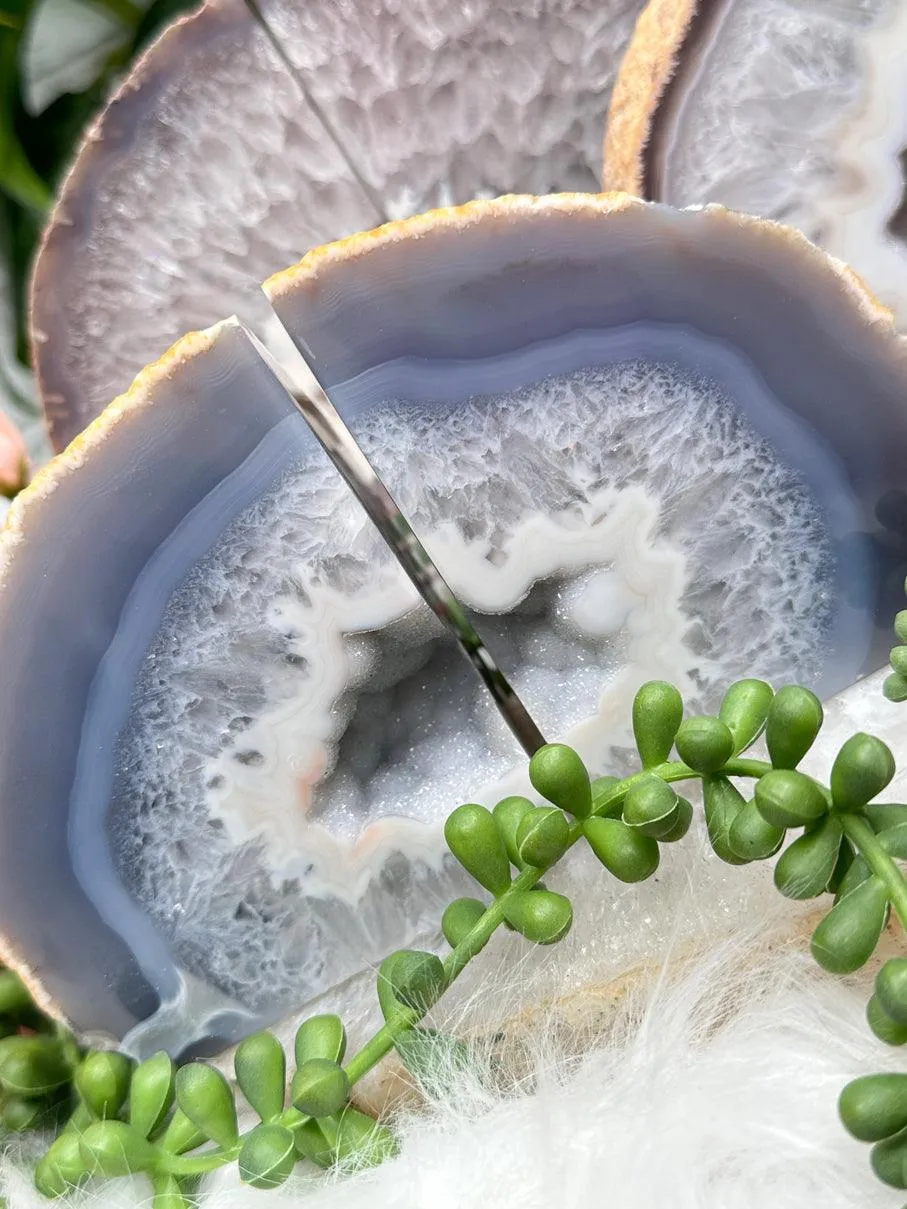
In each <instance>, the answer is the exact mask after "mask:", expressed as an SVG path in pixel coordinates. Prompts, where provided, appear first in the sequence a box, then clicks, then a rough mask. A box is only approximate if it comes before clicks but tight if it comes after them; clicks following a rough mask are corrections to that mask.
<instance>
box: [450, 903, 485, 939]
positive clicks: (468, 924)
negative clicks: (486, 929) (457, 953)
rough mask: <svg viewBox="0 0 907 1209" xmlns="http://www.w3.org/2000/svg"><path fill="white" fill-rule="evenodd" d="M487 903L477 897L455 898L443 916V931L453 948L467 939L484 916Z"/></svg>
mask: <svg viewBox="0 0 907 1209" xmlns="http://www.w3.org/2000/svg"><path fill="white" fill-rule="evenodd" d="M484 914H485V904H484V903H483V902H480V901H479V899H477V898H455V899H454V901H453V902H452V903H450V904H449V906H448V907H447V908H446V909H445V911H444V914H443V915H442V916H441V931H442V932H443V933H444V939H445V940H446V941H447V943H448V944H449V945H450V947H451V948H452V949H455V948H456V947H457V945H458V944H460V942H461V941H463V940H465V939H466V937H467V936H468V935H469V933H470V932H471V931H472V930H473V928H474V927H475V926H476V924H477V923H478V922H479V920H480V919H481V918H482V916H483V915H484Z"/></svg>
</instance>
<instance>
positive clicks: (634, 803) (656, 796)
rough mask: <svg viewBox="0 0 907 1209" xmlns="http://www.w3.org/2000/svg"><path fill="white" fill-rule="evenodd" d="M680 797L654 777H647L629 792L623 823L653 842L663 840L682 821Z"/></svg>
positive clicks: (649, 775)
mask: <svg viewBox="0 0 907 1209" xmlns="http://www.w3.org/2000/svg"><path fill="white" fill-rule="evenodd" d="M679 813H680V812H679V809H678V799H677V794H676V793H675V792H674V790H673V789H672V788H671V786H670V785H668V784H667V782H666V781H663V780H662V779H661V777H658V776H656V775H655V773H646V774H645V775H644V776H642V777H640V778H639V780H638V781H634V783H633V784H632V785H631V786H630V788H629V789H628V790H627V796H626V797H625V798H624V811H623V820H624V822H625V823H626V824H627V826H628V827H633V828H634V829H635V830H637V831H639V832H641V833H642V834H643V835H648V836H651V838H652V839H656V840H657V839H661V838H662V837H663V836H666V835H667V834H668V833H669V832H670V831H671V830H672V829H673V828H674V827H675V825H676V823H677V820H678V817H679Z"/></svg>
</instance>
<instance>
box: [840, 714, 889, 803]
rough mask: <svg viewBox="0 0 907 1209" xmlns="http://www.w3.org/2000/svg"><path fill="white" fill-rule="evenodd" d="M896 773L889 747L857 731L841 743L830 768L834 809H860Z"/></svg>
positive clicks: (878, 792)
mask: <svg viewBox="0 0 907 1209" xmlns="http://www.w3.org/2000/svg"><path fill="white" fill-rule="evenodd" d="M894 774H895V763H894V756H893V755H892V754H891V749H890V748H889V747H888V746H887V744H885V743H883V742H882V740H881V739H877V738H876V737H875V736H874V735H866V734H863V733H862V732H861V733H858V734H856V735H852V736H851V738H849V739H848V740H847V742H846V743H845V744H844V745H843V747H842V748H841V750H840V751H839V752H838V755H837V758H836V759H835V762H834V764H833V765H832V769H831V799H832V802H833V803H834V808H835V810H840V811H846V812H853V811H856V810H861V809H862V808H863V807H864V806H865V805H866V803H867V802H870V801H871V800H872V799H873V798H874V797H875V796H876V795H877V794H880V793H881V792H882V790H883V789H884V788H885V786H886V785H887V784H888V783H889V782H890V781H891V778H892V777H893V776H894Z"/></svg>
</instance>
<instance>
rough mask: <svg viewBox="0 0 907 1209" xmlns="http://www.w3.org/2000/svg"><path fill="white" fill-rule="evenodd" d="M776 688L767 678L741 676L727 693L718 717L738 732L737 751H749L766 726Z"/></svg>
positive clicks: (735, 735) (735, 746)
mask: <svg viewBox="0 0 907 1209" xmlns="http://www.w3.org/2000/svg"><path fill="white" fill-rule="evenodd" d="M774 695H775V694H774V690H773V689H772V686H771V685H770V684H766V682H765V681H764V680H738V681H737V682H736V684H732V685H731V687H730V688H729V689H728V691H727V692H726V693H725V695H724V700H723V701H722V702H721V708H720V709H719V710H718V718H719V720H720V721H721V722H723V723H724V724H725V726H727V727H728V729H729V730H730V732H731V734H732V735H733V736H734V752H735V753H736V752H741V751H745V750H746V749H747V748H748V747H749V746H750V745H751V744H752V743H754V742H755V741H756V739H758V737H759V736H760V735H761V734H762V731H763V729H764V728H765V721H766V718H767V717H768V710H769V706H770V705H771V703H772V698H773V697H774Z"/></svg>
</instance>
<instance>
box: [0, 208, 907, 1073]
mask: <svg viewBox="0 0 907 1209" xmlns="http://www.w3.org/2000/svg"><path fill="white" fill-rule="evenodd" d="M269 291H270V294H271V296H272V298H273V300H274V306H275V309H276V311H277V312H278V314H279V315H280V317H281V318H282V320H283V321H284V322H285V323H286V325H287V328H288V330H289V332H290V333H291V334H292V335H293V336H294V337H296V338H300V334H301V333H304V335H305V340H302V339H300V343H301V345H303V346H304V348H305V351H306V353H307V355H308V357H309V359H310V361H311V364H312V366H313V368H314V369H315V370H316V372H317V373H318V375H319V376H320V377H321V378H322V379H323V380H324V381H325V383H326V384H327V385H328V387H329V389H330V390H331V393H332V395H333V396H334V397H335V398H336V400H337V403H338V406H339V407H340V408H341V409H342V410H343V412H344V413H345V416H346V418H347V420H348V422H349V423H350V424H351V426H352V427H353V428H354V429H355V431H356V434H357V436H358V437H359V439H360V440H361V442H362V444H363V446H364V447H365V448H366V450H367V452H368V453H369V454H370V455H371V456H372V458H373V459H374V461H375V463H376V464H377V466H378V467H379V469H380V470H381V471H382V473H383V474H384V476H385V477H386V479H387V481H388V483H389V485H390V486H391V488H392V489H393V491H394V492H395V494H396V496H397V498H398V500H399V503H400V504H401V506H402V507H403V509H404V511H405V512H407V513H408V514H409V516H410V517H411V519H412V521H413V523H414V525H415V527H416V529H417V531H418V532H419V534H420V536H421V537H422V538H423V539H424V540H425V543H426V545H427V546H428V548H429V551H430V552H431V554H432V555H433V557H434V558H435V559H436V560H437V561H438V563H439V564H440V566H441V567H442V569H443V571H444V573H445V575H446V576H447V577H448V579H449V581H450V582H451V585H452V586H453V587H454V589H455V590H456V591H457V592H458V593H460V594H461V595H462V597H463V598H464V599H465V601H466V602H467V603H469V604H470V605H472V606H473V608H474V609H475V610H476V611H478V612H479V613H481V614H483V617H482V620H481V628H482V630H483V632H484V633H486V635H487V636H488V637H489V638H490V640H491V642H492V646H493V649H494V652H495V654H496V655H497V656H498V658H499V659H500V660H501V662H502V663H503V664H504V666H505V668H506V669H507V671H508V672H509V673H512V674H513V676H514V679H515V681H516V684H517V687H518V689H519V691H520V693H521V695H523V697H524V699H525V701H526V703H527V705H528V706H529V707H530V709H531V710H532V711H533V713H534V714H536V715H537V718H538V720H539V722H540V723H541V724H542V726H543V728H544V729H546V730H547V732H548V735H549V737H551V738H554V737H566V736H569V737H570V739H571V741H573V742H575V743H576V744H577V745H578V746H579V747H580V748H581V750H582V751H583V752H584V753H585V754H586V755H587V757H588V758H589V760H590V762H591V764H592V766H593V768H594V769H595V770H596V771H597V772H603V771H606V770H609V769H616V768H619V767H621V766H622V763H623V761H624V758H625V753H624V752H623V750H622V748H623V746H624V745H625V744H626V743H627V742H628V739H629V736H628V734H627V731H626V719H627V717H628V706H629V700H630V697H631V695H632V693H633V691H635V689H636V687H637V686H638V684H639V683H640V682H641V681H642V680H644V679H646V678H649V677H652V676H657V675H665V676H669V677H670V678H672V679H674V680H676V681H677V682H678V683H679V684H680V685H681V687H682V688H683V690H684V692H685V694H686V695H687V697H688V698H689V699H690V700H691V701H692V702H701V703H703V704H707V703H709V702H712V703H713V702H714V699H715V693H716V690H718V689H719V688H720V687H721V686H722V684H723V682H725V681H726V680H727V679H728V678H731V677H733V676H735V675H738V674H742V673H750V674H763V675H766V676H768V677H770V678H779V677H783V678H784V679H792V678H801V679H804V680H806V681H808V682H809V683H812V684H814V685H816V686H817V687H818V688H819V689H820V690H821V691H823V692H830V691H833V690H834V689H835V688H838V687H840V686H841V685H843V684H846V683H849V682H850V681H851V680H852V679H853V678H854V677H855V676H856V675H857V674H859V673H860V672H861V671H863V670H867V669H869V668H872V667H875V666H879V664H881V663H882V662H883V661H884V658H885V650H886V648H887V639H886V631H887V627H888V624H889V619H890V615H891V609H892V608H893V607H894V605H893V597H894V596H895V595H896V594H897V592H898V591H899V588H900V582H901V580H902V578H903V572H904V563H905V562H907V557H905V554H904V550H903V548H902V547H900V546H897V545H896V544H894V545H893V544H891V543H890V542H889V543H888V544H885V543H884V542H881V541H876V539H875V533H876V531H878V530H879V523H878V521H877V520H876V518H875V515H874V513H875V510H876V509H877V506H878V503H879V500H880V498H882V499H884V498H885V497H886V493H888V492H889V490H890V488H891V487H892V486H893V485H894V484H897V483H899V482H901V481H903V476H904V470H905V467H904V461H905V458H907V454H905V452H904V451H905V450H907V440H905V438H907V431H905V430H907V417H905V414H904V410H903V406H902V399H903V396H904V390H905V385H907V366H905V351H904V346H903V344H902V342H901V341H900V340H899V339H898V338H897V337H896V336H895V335H894V333H893V331H892V330H891V328H890V325H889V324H887V323H886V321H885V318H884V315H882V314H881V313H879V312H876V311H873V310H872V307H871V304H870V303H869V302H868V300H867V299H866V297H865V295H864V294H863V293H862V292H861V291H860V290H859V288H858V287H857V286H856V285H855V284H854V282H853V281H852V279H851V278H850V277H848V276H847V275H845V274H843V273H841V272H839V271H837V270H836V269H835V268H834V267H833V266H832V265H831V264H830V262H828V261H827V259H826V258H824V257H823V256H822V255H821V254H819V253H818V252H817V251H816V250H815V249H813V248H811V247H810V246H809V245H807V244H806V243H805V241H802V240H801V239H800V238H799V237H797V236H795V235H794V234H793V233H790V232H787V231H784V230H783V229H780V228H774V227H772V226H770V225H767V224H760V223H757V222H755V221H752V220H744V219H740V218H739V217H737V216H734V215H730V214H728V213H726V212H722V211H706V212H701V213H692V212H689V213H674V212H672V211H670V210H667V209H662V208H657V207H647V206H645V205H643V204H641V203H638V202H633V201H631V200H630V199H626V198H611V199H596V198H592V197H588V198H587V197H585V196H584V195H574V196H568V197H555V198H551V199H532V198H510V199H503V200H501V201H499V202H487V203H474V204H473V205H471V206H468V207H465V208H463V209H462V210H458V211H441V212H438V213H436V214H433V215H429V216H426V217H423V218H419V219H414V220H410V221H409V222H406V223H402V224H397V225H392V226H390V227H388V228H386V229H384V230H382V231H379V232H377V233H374V234H372V235H369V236H364V237H362V238H361V239H357V240H353V241H347V242H344V243H341V244H339V245H334V246H332V247H329V248H327V249H325V250H323V251H321V252H318V253H314V254H313V255H312V257H311V258H309V260H307V261H305V262H303V264H302V265H301V266H300V267H299V268H297V269H296V270H292V271H290V272H289V273H287V274H285V275H283V276H282V277H280V278H278V279H276V280H275V281H273V282H271V283H270V284H269ZM12 518H13V519H12V523H11V528H10V529H9V531H8V532H7V534H6V536H5V537H4V539H3V541H4V546H3V556H4V562H3V574H2V579H0V584H2V588H0V643H2V644H4V649H5V650H8V651H10V652H11V654H10V655H9V657H8V660H7V666H6V667H5V668H4V677H3V679H2V681H0V711H2V713H0V721H2V723H3V725H2V726H0V801H2V802H4V803H6V804H7V805H6V806H5V809H6V810H7V812H8V813H7V815H6V817H5V821H4V829H5V830H4V844H3V845H2V846H0V919H2V923H3V931H4V932H5V933H6V935H7V937H8V943H9V945H10V947H11V948H12V949H13V951H14V955H17V960H18V962H19V963H20V964H21V963H25V964H27V965H28V966H30V967H31V968H32V970H33V973H34V975H35V977H36V978H37V979H38V981H39V982H40V983H41V984H42V985H43V987H44V989H45V991H46V992H47V994H48V995H49V996H50V998H51V1000H53V1001H54V1003H55V1004H56V1005H57V1007H58V1010H62V1011H63V1012H65V1014H66V1015H67V1016H69V1017H70V1018H71V1019H72V1020H73V1022H74V1023H75V1025H76V1026H77V1027H78V1028H80V1029H103V1030H106V1031H108V1032H112V1033H114V1034H116V1035H118V1036H123V1035H127V1037H128V1043H129V1044H130V1045H131V1046H132V1047H133V1048H135V1049H136V1050H138V1051H140V1052H147V1051H149V1050H151V1049H153V1048H155V1047H157V1046H159V1045H160V1044H167V1045H169V1046H170V1047H171V1048H172V1049H174V1050H179V1049H180V1048H182V1047H184V1046H187V1045H190V1044H193V1043H195V1042H197V1041H199V1040H202V1039H205V1038H207V1039H208V1040H209V1041H212V1040H217V1041H221V1042H223V1041H226V1040H229V1039H231V1038H234V1037H236V1036H238V1035H239V1034H240V1033H241V1032H242V1031H244V1030H248V1029H250V1028H252V1027H254V1025H255V1024H256V1023H258V1022H260V1021H262V1020H271V1019H274V1018H275V1017H277V1016H279V1015H281V1014H282V1013H285V1012H288V1011H289V1010H291V1009H293V1008H297V1007H299V1006H300V1005H301V1004H302V1003H304V1002H306V1001H307V1000H309V999H311V998H313V997H314V996H315V995H317V994H318V993H320V992H321V991H323V990H325V989H326V988H328V987H331V986H333V985H336V984H337V983H338V982H340V981H341V980H342V979H344V978H345V977H348V976H349V975H351V974H353V973H355V972H356V971H358V970H361V969H363V968H364V967H367V966H368V965H369V964H370V963H371V962H373V961H375V960H376V959H378V958H379V957H381V956H383V955H384V954H385V953H386V952H387V951H388V949H390V948H392V947H393V946H395V945H399V944H402V943H405V942H407V941H411V940H413V939H414V938H415V936H416V935H418V934H419V933H431V932H433V931H434V929H435V928H436V927H437V920H438V917H439V914H440V910H441V907H442V904H443V903H444V901H446V900H447V899H448V898H449V897H450V895H451V894H453V893H455V892H456V890H457V887H458V886H459V885H461V884H462V883H461V882H460V881H459V877H460V875H459V874H458V873H457V872H456V870H454V869H452V868H451V867H450V866H449V865H448V864H447V863H446V861H445V857H444V847H443V843H442V840H441V835H440V823H441V821H442V820H443V818H444V817H445V815H446V814H447V813H448V812H449V810H450V808H451V807H452V806H453V805H454V804H456V802H457V801H460V800H463V799H464V798H470V797H474V798H478V799H479V800H483V799H484V800H489V801H492V802H493V801H494V800H495V799H496V797H498V796H501V794H502V793H503V792H504V791H505V790H510V789H515V788H521V787H523V782H522V780H521V778H520V776H518V775H515V774H513V773H512V771H511V770H512V769H513V767H514V765H515V764H517V763H519V762H520V756H519V753H518V751H517V750H516V747H515V744H514V742H513V739H512V737H511V736H510V734H509V732H507V731H506V729H505V728H504V726H503V723H502V722H501V721H500V719H499V718H498V717H497V715H496V714H495V713H494V711H493V710H492V708H491V706H490V705H489V704H488V702H486V701H485V699H484V697H483V696H482V693H481V690H480V687H479V685H478V684H477V683H476V682H475V681H474V679H473V677H472V676H471V674H470V671H469V668H468V666H467V665H466V663H465V661H463V660H462V658H461V657H460V656H459V655H458V653H457V652H456V651H455V650H452V649H451V644H450V641H449V639H447V638H446V637H445V636H443V635H442V634H440V633H439V630H438V627H437V623H436V622H435V621H434V619H433V617H432V616H431V615H430V614H429V613H428V610H427V609H426V608H425V607H424V606H421V605H420V604H419V602H418V600H417V599H416V597H415V594H414V590H413V589H412V587H411V586H410V584H409V582H408V581H407V580H406V579H405V578H404V577H403V574H402V572H401V571H400V569H399V568H398V566H397V564H396V563H395V562H394V561H393V560H392V558H391V556H390V554H389V553H388V552H387V550H386V549H385V548H384V547H383V545H382V543H381V541H380V539H379V538H378V537H377V535H376V534H375V532H374V531H373V529H372V528H371V526H370V524H369V523H368V522H367V520H366V519H365V517H364V514H363V513H362V511H361V510H360V508H359V507H358V505H357V504H356V502H355V501H354V500H353V499H352V497H351V496H350V494H349V492H348V491H347V489H346V488H345V487H344V485H343V484H342V483H341V481H340V479H339V477H338V476H337V475H336V474H335V472H334V471H333V469H332V468H331V467H330V466H329V464H328V463H327V460H326V458H325V457H324V455H323V454H322V452H321V451H320V449H319V448H318V447H317V446H316V444H315V442H314V439H313V438H311V437H310V436H309V433H308V430H307V428H306V427H305V425H304V423H303V421H302V420H301V418H299V417H298V416H297V414H296V413H295V411H294V410H293V408H292V404H291V401H290V399H289V397H288V396H287V395H286V394H285V392H284V391H283V388H282V387H280V385H279V384H278V382H277V379H276V378H275V377H273V376H272V375H271V373H270V371H269V370H268V369H267V368H266V366H265V363H264V362H263V361H261V360H259V358H258V356H257V354H256V351H255V348H254V345H253V343H252V342H251V341H250V340H249V339H248V337H247V336H246V335H245V333H244V332H243V329H242V328H241V327H239V326H238V325H237V324H236V323H235V322H234V323H228V324H224V325H221V326H219V327H218V328H217V329H214V330H212V331H211V332H208V333H203V334H202V335H200V336H195V337H190V338H188V340H187V341H186V342H183V343H181V344H180V345H179V346H177V348H176V349H175V350H173V351H172V352H171V354H169V355H168V357H167V358H166V359H165V361H164V362H162V363H161V365H159V366H156V367H152V368H151V369H150V370H148V371H146V372H145V373H144V374H143V375H142V377H140V379H139V381H138V383H137V384H136V386H135V387H134V388H133V391H132V392H130V394H129V395H128V396H126V398H125V399H124V400H121V401H120V402H118V403H117V404H115V405H114V406H113V408H112V409H111V410H109V411H108V412H107V413H105V415H104V417H103V418H102V419H101V420H100V421H99V422H98V423H97V424H96V425H94V426H93V427H92V428H91V429H89V431H88V433H87V434H86V435H85V436H84V437H83V438H81V439H80V440H79V441H77V442H76V443H75V444H74V445H73V446H72V447H71V449H70V450H69V451H68V452H67V453H66V454H65V455H63V457H62V458H61V459H59V460H58V462H57V463H55V464H54V465H53V466H52V467H51V468H49V469H48V470H47V471H46V472H45V473H44V475H43V476H42V477H41V478H39V480H38V482H37V483H36V484H35V485H34V486H33V487H32V488H31V489H29V490H28V491H27V492H26V493H25V495H24V496H23V497H22V502H17V503H16V504H15V505H14V509H13V513H12ZM889 593H890V596H891V598H889ZM25 619H27V620H25ZM49 746H50V747H51V748H52V749H53V750H54V758H53V760H52V761H48V759H47V752H48V747H49ZM48 835H50V836H52V839H53V842H52V843H49V841H48ZM4 852H5V853H7V854H9V853H15V859H13V858H11V857H9V856H7V857H6V858H4V857H3V853H4ZM48 884H52V885H53V886H54V887H55V889H54V896H53V898H52V900H48V898H47V892H46V890H45V889H44V887H46V886H47V885H48ZM36 887H41V888H42V889H41V896H42V897H41V900H40V909H37V904H36V899H35V895H36V889H35V888H36ZM159 1000H160V1001H162V1002H160V1003H159ZM142 1022H144V1023H142Z"/></svg>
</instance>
